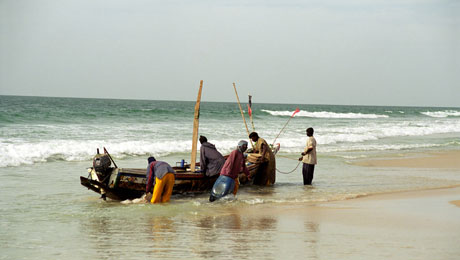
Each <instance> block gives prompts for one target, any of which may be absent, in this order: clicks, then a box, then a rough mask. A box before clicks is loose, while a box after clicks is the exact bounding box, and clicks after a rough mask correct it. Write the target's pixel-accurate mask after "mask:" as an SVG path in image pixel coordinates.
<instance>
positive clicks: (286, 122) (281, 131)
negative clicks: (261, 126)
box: [272, 116, 293, 147]
mask: <svg viewBox="0 0 460 260" xmlns="http://www.w3.org/2000/svg"><path fill="white" fill-rule="evenodd" d="M291 118H293V116H291V117H290V118H289V119H288V121H287V122H286V124H284V126H283V128H281V131H280V132H279V133H278V135H277V136H276V138H275V140H273V144H272V147H273V146H274V145H275V142H276V139H278V137H279V136H280V134H281V132H283V130H284V128H286V126H287V125H288V123H289V121H291Z"/></svg>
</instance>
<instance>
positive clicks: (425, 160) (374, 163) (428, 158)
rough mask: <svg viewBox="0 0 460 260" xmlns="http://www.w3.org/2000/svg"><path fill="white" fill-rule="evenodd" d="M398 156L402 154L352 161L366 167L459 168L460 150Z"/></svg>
mask: <svg viewBox="0 0 460 260" xmlns="http://www.w3.org/2000/svg"><path fill="white" fill-rule="evenodd" d="M400 156H403V158H395V157H391V158H379V159H372V160H360V161H356V162H354V163H353V164H355V165H358V166H367V167H408V168H438V169H446V168H447V169H460V150H453V151H443V152H429V153H412V154H405V155H400Z"/></svg>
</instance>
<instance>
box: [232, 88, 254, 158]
mask: <svg viewBox="0 0 460 260" xmlns="http://www.w3.org/2000/svg"><path fill="white" fill-rule="evenodd" d="M233 89H234V90H235V95H236V100H237V101H238V107H239V108H240V112H241V117H243V122H244V126H245V127H246V132H247V133H248V137H249V129H248V124H246V119H245V118H244V114H243V109H242V108H241V104H240V98H239V97H238V91H236V85H235V83H233ZM249 142H250V143H251V147H252V149H254V144H253V143H252V140H251V138H249Z"/></svg>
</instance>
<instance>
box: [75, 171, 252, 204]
mask: <svg viewBox="0 0 460 260" xmlns="http://www.w3.org/2000/svg"><path fill="white" fill-rule="evenodd" d="M173 168H174V170H175V171H176V174H175V182H174V188H173V194H187V193H203V192H209V191H210V190H211V188H212V186H213V185H214V182H215V181H216V179H217V177H218V176H219V175H215V176H211V177H208V176H205V175H204V174H202V173H193V172H190V170H187V168H186V167H183V168H182V167H173ZM258 168H259V165H258V164H250V165H248V170H249V172H250V174H251V175H254V174H256V173H257V169H258ZM239 179H240V183H241V184H243V185H244V184H250V182H249V181H248V180H247V178H246V176H245V175H244V174H243V173H241V174H240V178H239ZM146 181H147V178H146V169H137V168H115V167H111V168H108V169H106V170H105V171H96V169H95V168H94V167H91V168H88V177H83V176H81V177H80V182H81V184H82V185H83V186H85V187H87V188H88V189H90V190H92V191H94V192H97V193H100V194H102V195H103V196H104V197H107V198H111V199H114V200H126V199H135V198H140V197H141V196H142V195H143V194H145V186H146Z"/></svg>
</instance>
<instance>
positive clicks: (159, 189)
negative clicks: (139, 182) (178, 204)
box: [145, 157, 176, 204]
mask: <svg viewBox="0 0 460 260" xmlns="http://www.w3.org/2000/svg"><path fill="white" fill-rule="evenodd" d="M148 162H149V166H148V167H147V183H146V187H145V193H146V194H148V193H150V192H151V191H152V185H153V194H152V199H151V200H150V203H152V204H154V203H160V202H161V203H163V202H168V201H169V199H170V198H171V194H172V190H173V186H174V181H175V177H174V174H175V173H176V172H175V171H174V170H173V168H172V167H171V166H170V165H169V164H168V163H166V162H162V161H157V160H155V157H149V158H148ZM146 198H147V196H146Z"/></svg>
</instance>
